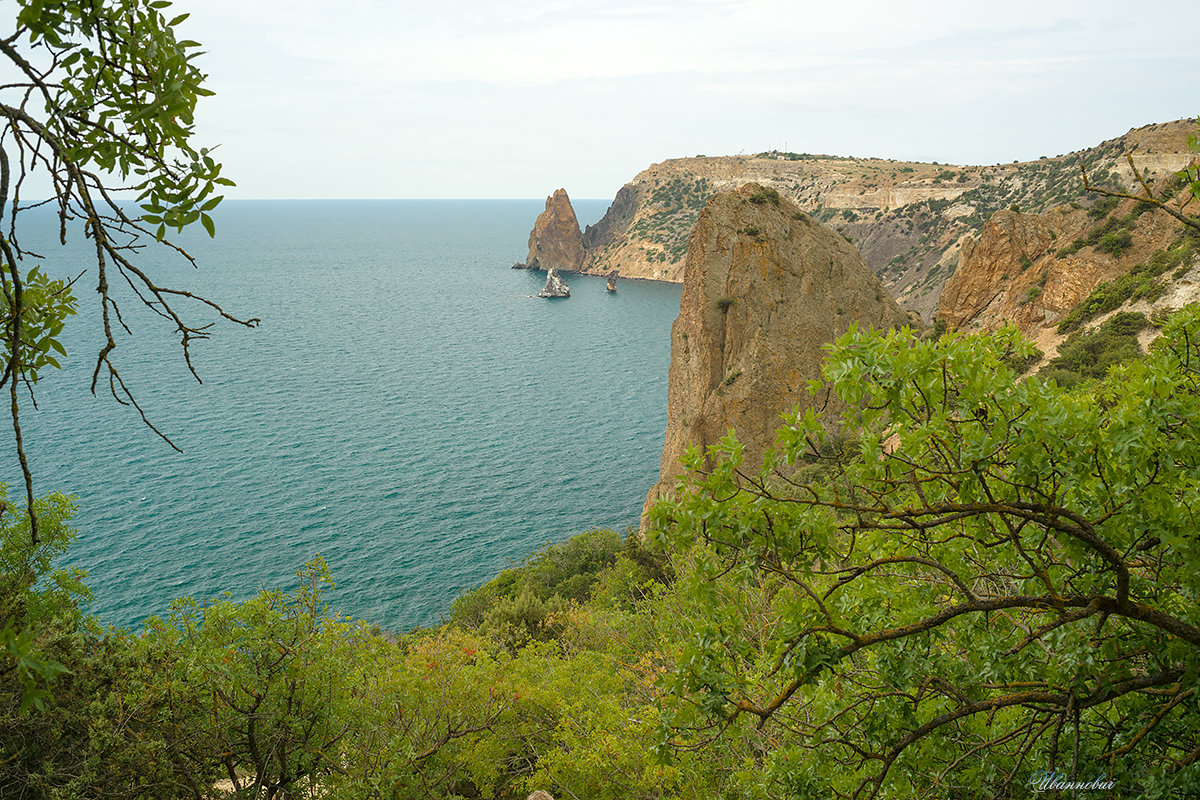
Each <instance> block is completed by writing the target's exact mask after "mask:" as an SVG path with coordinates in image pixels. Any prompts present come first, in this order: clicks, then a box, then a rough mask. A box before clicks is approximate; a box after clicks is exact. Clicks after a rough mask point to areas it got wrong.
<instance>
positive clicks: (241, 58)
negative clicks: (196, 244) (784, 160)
mask: <svg viewBox="0 0 1200 800" xmlns="http://www.w3.org/2000/svg"><path fill="white" fill-rule="evenodd" d="M176 11H178V12H182V11H191V12H192V17H191V18H190V19H189V20H187V21H186V22H185V23H184V24H183V26H182V27H183V31H182V33H183V35H185V36H187V37H190V38H193V39H197V40H199V41H201V42H202V43H203V44H204V45H205V49H206V51H207V55H205V56H204V57H203V60H202V61H201V65H202V67H203V69H205V70H206V71H207V72H208V73H209V75H210V82H209V85H210V88H212V89H213V90H215V91H216V92H217V96H216V97H213V98H208V99H207V100H205V101H204V102H202V104H201V106H200V109H199V112H198V117H199V119H198V121H199V127H200V131H201V133H202V139H203V140H204V141H205V142H206V143H207V142H219V143H220V144H221V149H220V150H219V151H218V152H219V155H220V157H221V159H222V160H223V161H224V163H225V165H226V172H227V173H228V174H229V175H230V177H232V178H234V179H235V180H236V181H237V182H238V184H239V186H238V188H237V189H236V190H233V192H231V194H230V196H231V197H244V198H312V197H330V198H402V197H416V198H426V197H428V198H433V197H438V198H443V197H464V198H467V197H471V198H502V197H526V198H528V197H544V196H545V195H547V194H549V193H550V192H551V191H552V190H553V189H555V188H557V187H559V186H563V187H566V189H567V191H568V192H569V193H570V194H571V195H572V196H573V197H577V198H584V197H594V198H611V197H612V196H613V195H614V194H615V193H616V191H617V189H619V188H620V186H621V185H622V184H623V183H625V182H626V181H628V180H629V179H630V178H632V177H633V176H634V175H635V174H636V173H637V172H639V171H640V170H642V169H644V168H645V167H646V166H648V165H649V164H650V163H652V162H655V161H661V160H663V159H666V158H672V157H676V156H688V155H696V154H698V153H704V154H706V155H725V154H736V153H739V152H743V151H744V152H746V153H754V152H759V151H762V150H769V149H772V148H780V149H782V148H784V147H785V146H786V147H787V148H788V149H790V150H793V151H795V152H812V153H832V154H838V155H858V156H879V157H884V158H902V159H914V160H924V161H935V160H936V161H941V162H943V163H947V162H949V163H973V164H980V163H996V162H1003V161H1012V160H1014V159H1020V160H1026V159H1033V158H1037V157H1038V156H1041V155H1051V156H1052V155H1057V154H1059V153H1064V152H1069V151H1071V150H1076V149H1080V148H1082V147H1087V146H1090V145H1093V144H1096V143H1098V142H1100V141H1102V140H1104V139H1108V138H1112V137H1114V136H1117V135H1120V134H1122V133H1124V132H1125V131H1126V130H1128V129H1129V128H1131V127H1136V126H1140V125H1143V124H1146V123H1150V122H1162V121H1166V120H1170V119H1178V118H1180V117H1187V116H1195V115H1197V114H1200V90H1198V89H1197V84H1196V79H1197V76H1200V57H1198V56H1197V52H1198V49H1197V47H1196V45H1195V41H1194V40H1195V33H1196V31H1198V30H1200V2H1196V0H1143V2H1129V0H1121V2H1108V1H1107V0H1079V1H1078V2H1076V1H1075V0H1065V1H1063V0H1038V1H1037V2H1027V1H1026V0H1015V1H1013V0H1010V2H1007V3H1004V4H1000V3H986V4H984V3H976V2H972V0H954V1H953V2H900V1H899V0H870V1H860V2H823V3H820V4H816V3H807V2H796V1H795V0H791V1H790V2H789V1H783V0H594V2H588V1H587V0H486V2H484V1H482V0H457V1H456V2H454V3H444V4H443V3H438V2H430V1H429V0H421V2H414V0H400V2H383V1H382V0H380V1H378V2H374V1H369V0H336V1H335V0H287V2H282V0H178V1H177V2H176V4H175V6H174V8H173V9H172V10H171V12H176ZM171 12H169V13H171Z"/></svg>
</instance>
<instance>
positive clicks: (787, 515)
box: [653, 308, 1200, 797]
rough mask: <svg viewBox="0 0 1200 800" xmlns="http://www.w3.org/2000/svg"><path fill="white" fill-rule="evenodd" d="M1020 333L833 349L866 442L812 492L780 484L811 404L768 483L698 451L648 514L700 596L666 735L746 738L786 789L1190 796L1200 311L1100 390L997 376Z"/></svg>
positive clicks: (1198, 743)
mask: <svg viewBox="0 0 1200 800" xmlns="http://www.w3.org/2000/svg"><path fill="white" fill-rule="evenodd" d="M1015 336H1016V334H1015V333H1014V332H1012V331H1003V332H1001V333H999V334H997V335H994V336H991V337H958V336H953V335H950V336H943V337H942V338H941V339H940V340H937V341H933V342H920V341H917V340H915V339H914V338H913V337H912V336H911V335H910V334H908V333H906V332H894V333H891V334H888V335H887V336H881V335H878V334H874V333H866V334H864V333H851V334H850V335H848V336H846V337H845V338H843V339H842V340H841V341H839V342H838V343H837V345H836V346H835V347H834V348H833V350H832V353H831V356H830V358H829V360H828V361H827V364H826V366H825V376H826V378H827V380H828V382H829V384H830V385H831V386H832V388H833V390H834V391H835V392H837V394H838V395H839V397H841V399H842V400H844V401H846V402H847V403H849V404H851V405H852V407H855V408H857V409H858V412H857V413H856V414H855V415H854V416H853V417H852V418H851V419H848V420H847V433H853V434H854V435H855V436H856V437H857V438H858V441H859V443H860V451H859V454H858V456H857V457H856V458H854V459H852V460H850V461H848V462H843V463H839V464H837V465H836V467H837V477H836V478H835V479H834V480H833V481H831V482H828V483H825V484H811V483H809V484H802V483H799V482H796V481H793V480H790V479H789V477H788V474H789V469H790V468H791V467H793V466H794V465H796V464H800V463H803V462H804V461H806V460H811V459H817V458H820V446H819V445H820V442H821V441H823V439H824V437H825V436H826V433H825V431H824V429H823V428H822V426H821V424H820V423H819V422H818V421H817V419H816V418H815V417H814V416H813V415H812V414H811V413H809V414H807V415H805V416H798V417H795V418H793V419H792V420H791V421H790V423H789V424H788V425H787V426H786V427H785V428H783V429H781V431H780V444H781V448H782V455H781V457H780V458H779V460H778V463H771V460H768V463H767V464H766V465H765V466H764V467H763V469H762V470H758V471H755V472H753V473H744V472H742V471H741V466H742V465H741V461H740V455H739V454H740V447H739V445H738V444H737V442H736V441H735V440H733V439H732V437H731V438H730V439H729V440H728V441H727V442H725V444H724V445H723V447H722V448H721V452H720V455H721V456H722V458H721V459H719V460H718V461H717V465H716V466H715V468H713V469H712V470H711V471H708V472H703V471H701V469H700V467H701V465H702V464H703V461H702V458H701V455H702V454H700V453H698V452H697V453H693V454H692V456H691V458H692V461H693V464H692V466H693V468H694V471H693V473H692V476H691V477H690V478H689V479H688V480H687V482H686V484H685V485H684V486H683V487H681V488H682V489H683V491H681V493H680V498H681V499H678V500H675V501H667V502H662V503H660V504H659V505H658V507H657V508H656V509H655V511H654V512H653V513H654V519H655V520H656V523H657V526H658V529H659V536H660V537H661V538H662V539H663V540H664V541H667V542H670V543H672V544H673V545H674V546H676V547H689V546H692V547H694V548H695V551H694V555H693V561H694V563H695V565H696V566H695V570H694V572H693V573H692V574H691V575H690V576H689V579H688V580H689V586H688V587H687V588H686V589H683V590H681V591H684V592H688V593H694V594H698V595H704V596H707V597H709V598H711V603H712V605H713V607H714V613H713V615H712V617H711V618H710V619H708V620H705V621H704V622H703V623H702V624H701V625H699V626H698V627H697V628H696V629H695V630H693V631H692V632H691V634H690V638H689V641H688V644H687V645H686V647H685V650H684V657H683V658H682V659H681V660H680V661H679V662H678V664H677V666H676V668H675V669H674V670H673V671H672V673H671V675H670V677H669V678H668V679H667V681H666V684H665V686H666V689H667V692H668V695H669V698H670V699H671V701H672V702H671V703H670V704H669V706H668V707H669V713H668V715H667V717H666V719H667V722H668V729H669V731H670V732H671V734H672V737H673V739H672V741H673V742H674V743H676V744H679V745H685V746H686V745H687V744H689V743H691V742H694V741H696V740H697V739H698V738H702V737H707V736H713V735H716V734H718V733H721V732H723V731H726V730H731V729H735V728H736V727H738V726H740V725H745V724H746V723H747V721H749V722H751V723H753V725H754V726H755V727H758V728H760V729H763V730H766V731H769V732H771V735H772V736H774V737H776V738H777V740H778V741H779V742H780V745H781V746H779V747H778V748H775V749H773V750H772V752H770V753H769V754H768V755H767V756H766V758H765V761H764V768H763V769H764V774H767V775H772V776H775V777H774V780H776V781H777V787H778V788H779V789H780V790H782V791H783V792H784V793H786V794H787V795H788V796H796V797H827V796H830V794H833V795H835V796H856V797H912V796H916V795H918V794H922V795H928V796H935V797H938V796H943V797H948V796H960V795H969V794H982V795H985V796H994V797H1007V796H1010V795H1017V794H1020V793H1021V792H1022V791H1023V790H1024V789H1025V788H1026V787H1028V786H1029V784H1030V781H1031V780H1032V778H1033V776H1034V775H1035V774H1036V773H1037V772H1039V771H1057V772H1058V773H1061V774H1063V775H1066V776H1071V777H1074V778H1076V779H1079V780H1084V779H1086V780H1091V779H1093V778H1095V777H1097V776H1109V777H1110V778H1111V779H1112V780H1115V781H1116V782H1117V785H1119V786H1120V787H1122V790H1123V791H1129V792H1131V793H1137V792H1140V793H1141V794H1142V795H1143V796H1149V797H1155V796H1167V795H1169V794H1170V793H1171V792H1172V791H1175V792H1181V791H1183V790H1184V788H1185V787H1188V786H1194V785H1196V784H1197V782H1200V763H1198V762H1200V723H1198V721H1197V720H1198V719H1200V717H1198V716H1197V715H1196V713H1195V712H1196V706H1197V688H1200V687H1198V686H1197V674H1198V672H1200V606H1198V605H1197V603H1196V596H1197V589H1198V588H1200V544H1198V543H1197V539H1196V536H1195V525H1196V516H1195V515H1196V511H1197V503H1200V495H1198V493H1197V489H1198V488H1200V486H1198V481H1200V428H1198V427H1197V426H1196V420H1197V419H1200V316H1198V314H1197V311H1196V309H1195V308H1192V309H1188V310H1186V311H1184V312H1182V313H1181V314H1179V315H1178V316H1177V317H1176V318H1175V319H1174V320H1173V321H1172V322H1171V323H1169V324H1168V325H1167V327H1166V328H1165V329H1164V332H1163V336H1162V338H1161V339H1160V340H1159V342H1158V343H1157V345H1156V347H1155V348H1154V350H1153V352H1152V353H1151V354H1150V355H1149V356H1148V357H1147V358H1146V359H1145V360H1144V361H1135V362H1130V363H1128V364H1126V365H1124V366H1123V367H1121V368H1118V369H1116V370H1114V371H1113V372H1112V373H1111V374H1110V378H1109V380H1108V381H1107V382H1106V383H1103V384H1100V385H1098V386H1097V387H1096V388H1095V389H1094V391H1093V392H1092V393H1071V392H1067V391H1064V390H1062V389H1060V388H1059V387H1057V386H1056V385H1055V384H1054V383H1048V382H1044V381H1042V380H1040V379H1038V378H1036V377H1035V378H1032V379H1029V380H1026V381H1024V382H1021V383H1017V382H1016V381H1015V376H1014V374H1013V373H1012V372H1011V370H1009V369H1007V368H1006V367H1005V366H1004V364H1003V362H1002V360H1001V358H1000V354H1001V353H1003V352H1004V351H1005V350H1008V349H1010V348H1014V349H1017V350H1018V351H1019V350H1020V349H1021V348H1022V347H1026V346H1027V345H1022V344H1020V343H1017V342H1016V341H1015ZM775 467H778V468H777V469H776V468H775ZM750 598H753V602H747V600H748V599H750Z"/></svg>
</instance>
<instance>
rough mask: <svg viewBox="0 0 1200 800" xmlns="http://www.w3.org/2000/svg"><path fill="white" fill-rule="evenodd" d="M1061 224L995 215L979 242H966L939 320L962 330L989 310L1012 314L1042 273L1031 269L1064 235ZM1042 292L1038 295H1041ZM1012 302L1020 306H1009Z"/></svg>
mask: <svg viewBox="0 0 1200 800" xmlns="http://www.w3.org/2000/svg"><path fill="white" fill-rule="evenodd" d="M1058 221H1059V215H1054V217H1053V218H1046V217H1043V216H1040V215H1034V214H1022V213H1020V212H1017V211H1010V210H1008V209H1004V210H1001V211H997V212H996V213H995V214H993V215H992V216H991V218H990V219H989V220H988V221H987V223H986V224H985V225H984V226H983V232H982V234H981V235H980V237H979V239H978V241H976V240H974V239H967V240H966V241H964V242H963V245H962V249H961V250H959V254H958V268H957V269H956V270H955V271H954V274H953V275H952V276H950V278H949V280H947V281H946V285H945V287H944V288H943V289H942V295H941V297H940V298H938V317H939V318H941V319H944V320H946V322H948V323H950V326H951V327H954V328H962V327H964V325H965V324H966V323H967V322H969V321H973V320H975V319H977V318H978V317H979V316H980V315H981V314H983V313H984V311H985V310H986V309H988V308H989V307H993V310H994V311H995V312H997V313H998V314H1000V315H1003V316H1009V317H1011V316H1013V313H1012V312H1013V311H1015V310H1016V309H1017V308H1019V305H1018V304H1019V303H1020V302H1021V301H1022V300H1025V299H1027V298H1028V295H1029V290H1030V289H1031V288H1032V287H1033V286H1035V285H1036V281H1037V280H1038V276H1039V275H1040V274H1041V270H1033V271H1030V267H1032V266H1033V264H1034V262H1035V261H1037V260H1038V259H1041V258H1042V257H1043V256H1045V255H1046V254H1047V253H1048V252H1049V251H1050V250H1051V247H1052V245H1053V243H1054V242H1055V241H1056V238H1057V237H1058V235H1059V234H1061V233H1062V232H1063V229H1062V225H1060V224H1055V223H1058ZM1052 224H1055V227H1054V228H1052V227H1051V225H1052ZM1040 288H1041V287H1039V292H1037V293H1035V294H1040ZM1089 290H1090V287H1089ZM1010 298H1015V300H1016V302H1012V303H1009V302H1005V301H1006V300H1008V299H1010ZM997 327H998V326H997Z"/></svg>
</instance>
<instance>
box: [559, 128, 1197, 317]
mask: <svg viewBox="0 0 1200 800" xmlns="http://www.w3.org/2000/svg"><path fill="white" fill-rule="evenodd" d="M1195 131H1196V123H1195V120H1179V121H1176V122H1166V123H1159V124H1155V125H1147V126H1144V127H1141V128H1137V129H1134V130H1131V131H1129V132H1128V133H1126V134H1124V135H1123V136H1120V137H1117V138H1115V139H1111V140H1109V141H1107V142H1102V143H1100V144H1098V145H1096V146H1095V147H1091V148H1088V149H1086V150H1080V151H1078V152H1074V153H1066V154H1060V155H1057V156H1049V157H1045V158H1040V159H1038V160H1036V161H1028V162H1020V163H1016V162H1014V163H1008V164H995V165H991V166H956V165H947V164H936V163H934V164H930V163H921V162H900V161H893V160H889V159H879V158H847V157H839V156H829V155H813V154H809V153H780V152H767V153H758V154H756V155H744V156H717V157H704V156H696V157H692V158H674V159H669V160H666V161H663V162H660V163H657V164H652V165H650V166H649V167H648V168H647V169H645V170H643V171H642V172H640V173H638V174H637V175H636V176H635V177H634V178H633V179H632V180H631V181H630V182H629V183H628V184H626V185H625V186H624V187H622V188H621V190H620V191H619V192H617V195H616V198H615V199H614V200H613V203H612V205H611V206H610V207H609V209H608V212H607V213H606V214H605V215H604V217H603V218H602V219H601V220H600V221H599V222H597V223H596V224H595V225H590V226H588V229H587V231H586V232H585V233H584V241H585V250H586V257H585V259H584V262H583V266H582V268H581V271H582V272H585V273H588V274H591V275H607V274H608V273H609V272H610V271H612V270H614V269H619V270H620V271H621V274H622V275H623V276H625V277H628V278H650V279H654V280H663V281H682V280H683V271H684V257H685V255H686V253H687V249H688V237H689V236H690V234H691V231H692V228H693V226H694V225H695V223H696V219H697V216H698V215H699V213H700V210H701V209H702V208H703V207H704V204H705V203H706V202H707V200H708V199H709V198H710V197H711V196H712V195H713V194H715V193H716V192H719V191H727V190H730V189H734V188H737V187H738V186H742V185H745V184H747V183H751V182H753V183H758V184H761V185H763V186H766V187H770V188H774V189H776V190H777V191H778V192H779V193H780V194H781V195H783V196H784V197H786V198H787V199H789V200H791V201H792V202H794V203H796V204H797V205H798V206H799V207H800V208H801V210H803V211H805V212H806V213H809V214H812V215H813V216H814V217H815V218H817V219H818V220H819V221H822V222H825V223H827V224H828V225H830V226H831V227H833V228H835V229H836V230H840V231H842V232H844V233H845V234H846V235H847V236H849V237H850V238H852V239H853V240H854V243H855V246H856V247H857V248H858V249H859V251H860V252H861V253H862V256H863V259H864V260H865V261H866V263H867V264H868V265H869V266H870V267H871V268H872V269H873V270H874V271H875V272H876V273H877V274H879V275H880V277H881V278H883V281H884V285H885V286H886V287H887V288H888V289H889V290H890V291H891V292H892V294H893V296H895V297H896V299H897V300H898V301H899V302H900V304H901V305H903V306H904V307H905V308H908V309H912V310H915V311H918V312H920V313H921V314H922V315H923V316H924V317H925V318H926V319H928V318H930V317H931V315H932V314H933V312H934V309H935V308H936V307H937V303H938V298H939V294H940V292H941V289H942V285H943V284H944V282H945V281H946V278H947V277H948V276H949V275H950V273H951V272H953V271H954V267H955V264H957V263H958V257H959V255H958V251H959V247H960V245H961V243H962V242H963V241H964V240H965V238H966V237H968V236H970V237H971V238H972V239H975V240H978V239H979V238H980V236H981V233H982V229H983V226H984V224H985V222H986V221H987V220H988V219H989V218H990V217H991V215H992V213H994V212H995V211H996V210H997V209H1000V208H1009V207H1011V206H1013V205H1017V206H1019V207H1020V208H1021V209H1023V210H1025V211H1026V212H1035V213H1039V212H1043V211H1045V210H1047V209H1049V208H1052V207H1054V206H1058V205H1062V204H1066V203H1070V202H1072V201H1075V202H1080V203H1082V204H1084V205H1089V204H1090V203H1091V202H1093V201H1094V199H1095V198H1094V197H1089V196H1087V194H1086V193H1085V192H1084V190H1083V186H1082V183H1081V181H1080V179H1079V165H1080V163H1083V164H1084V165H1085V166H1086V167H1087V169H1088V172H1089V174H1091V175H1093V176H1104V175H1111V176H1113V178H1114V180H1119V181H1120V182H1121V183H1122V184H1123V185H1125V186H1133V185H1135V183H1134V179H1133V176H1132V172H1131V170H1130V169H1129V165H1128V163H1127V161H1126V155H1127V154H1132V157H1133V160H1134V164H1135V165H1136V166H1137V168H1138V170H1139V171H1141V172H1143V173H1145V172H1147V171H1148V172H1150V173H1151V174H1152V175H1154V176H1155V178H1156V179H1157V178H1159V177H1163V176H1166V175H1168V174H1170V173H1171V172H1172V171H1174V170H1177V169H1181V168H1182V167H1183V165H1185V164H1187V163H1188V161H1189V160H1190V159H1191V158H1192V154H1191V153H1190V151H1189V150H1188V145H1187V137H1188V134H1190V133H1194V132H1195Z"/></svg>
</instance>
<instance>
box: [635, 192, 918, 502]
mask: <svg viewBox="0 0 1200 800" xmlns="http://www.w3.org/2000/svg"><path fill="white" fill-rule="evenodd" d="M908 322H909V318H908V315H907V314H906V313H905V312H904V311H903V310H902V309H901V308H900V307H899V306H898V305H896V302H895V301H894V300H893V299H892V298H891V297H890V296H889V295H888V293H887V291H886V290H885V289H884V288H883V286H882V285H881V284H880V282H879V278H877V277H876V276H875V274H874V273H873V272H872V271H871V270H870V269H869V268H868V267H867V265H866V264H865V263H863V260H862V257H861V256H860V255H859V254H858V251H857V250H855V249H854V247H853V246H852V245H851V244H850V243H849V242H848V241H846V240H845V239H844V238H843V237H842V236H840V235H839V234H837V233H834V232H833V231H831V230H829V229H828V228H826V227H824V226H822V225H821V224H819V223H817V222H816V221H814V220H812V219H810V218H809V217H808V216H807V215H806V214H804V213H803V212H801V211H800V210H799V208H798V207H796V206H795V205H793V204H792V203H790V202H788V201H787V200H786V199H784V198H781V197H780V196H779V194H778V193H777V192H775V191H773V190H770V189H764V188H763V187H762V186H760V185H758V184H755V183H750V184H746V185H744V186H741V187H740V188H738V189H735V190H732V191H729V192H722V193H720V194H717V195H715V196H714V197H713V198H712V199H711V200H710V201H709V202H708V205H707V206H706V207H705V208H704V210H703V211H702V212H701V214H700V217H699V219H698V220H697V222H696V227H695V230H694V231H693V232H692V236H691V240H690V243H689V249H688V253H687V258H686V261H685V264H684V270H683V291H682V295H681V297H680V300H679V316H678V317H677V318H676V320H675V323H674V325H673V326H672V327H671V366H670V371H669V374H668V386H667V433H666V440H665V442H664V444H663V452H662V463H661V467H660V477H659V481H658V483H657V484H655V486H654V488H653V489H651V490H650V494H649V496H648V497H647V500H646V508H647V509H648V508H649V507H650V506H651V505H653V504H654V502H655V501H656V500H657V498H658V496H659V495H660V494H661V493H664V492H670V491H671V490H672V489H673V487H674V484H675V479H676V477H677V476H678V475H679V474H680V473H681V472H682V471H683V468H682V467H681V466H680V463H679V460H680V458H681V457H682V456H683V454H684V452H685V451H686V450H687V447H688V446H689V445H691V444H696V445H699V446H700V447H701V448H704V447H707V446H708V445H712V444H716V443H717V442H718V441H719V440H720V439H721V438H722V437H723V436H724V435H725V434H726V432H727V431H728V429H729V428H733V429H734V430H735V431H736V432H737V436H738V439H739V440H740V441H741V442H742V443H743V444H744V445H745V463H746V464H747V465H748V466H749V467H751V468H752V469H753V468H756V466H757V464H760V463H761V460H762V456H763V454H764V453H765V452H766V450H767V449H768V448H770V447H771V446H772V444H773V442H774V440H775V431H776V429H777V428H778V427H779V426H780V425H782V424H783V420H782V418H781V415H782V414H785V413H788V412H790V411H791V410H792V409H794V408H795V407H796V406H800V407H802V408H803V407H808V406H811V405H813V404H814V402H815V400H816V399H815V398H814V397H813V396H812V395H810V394H809V393H808V391H807V382H808V381H809V380H812V379H814V378H819V377H820V375H821V363H822V360H823V358H824V356H825V351H824V349H823V348H824V345H826V344H827V343H829V342H831V341H833V340H834V339H836V338H837V337H839V336H841V335H842V334H844V333H846V331H847V330H848V329H849V328H850V325H851V324H852V323H858V324H859V325H860V326H866V325H873V326H874V327H876V328H892V327H899V326H901V325H904V324H906V323H908Z"/></svg>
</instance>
